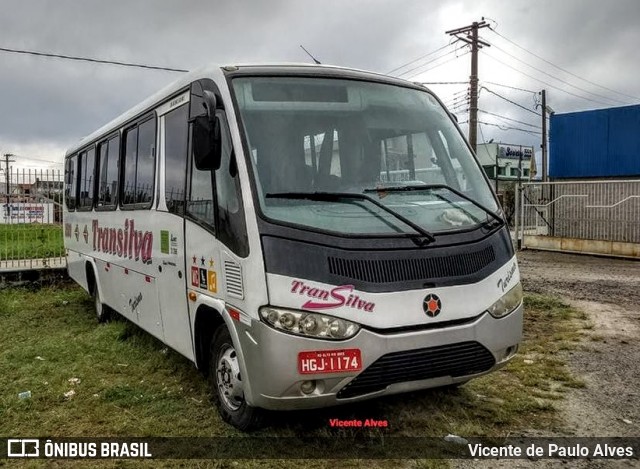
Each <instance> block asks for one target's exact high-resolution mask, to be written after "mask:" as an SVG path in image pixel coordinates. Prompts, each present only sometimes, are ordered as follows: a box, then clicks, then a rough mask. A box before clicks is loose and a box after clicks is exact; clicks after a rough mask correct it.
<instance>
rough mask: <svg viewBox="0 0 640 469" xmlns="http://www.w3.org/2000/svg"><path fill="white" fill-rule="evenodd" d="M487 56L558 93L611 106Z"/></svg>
mask: <svg viewBox="0 0 640 469" xmlns="http://www.w3.org/2000/svg"><path fill="white" fill-rule="evenodd" d="M485 54H486V55H487V57H489V58H491V59H493V60H495V61H496V62H498V63H501V64H502V65H504V66H505V67H508V68H510V69H511V70H514V71H516V72H518V73H521V74H522V75H524V76H526V77H529V78H531V79H532V80H535V81H538V82H540V83H542V84H544V85H546V86H549V87H551V88H553V89H556V90H558V91H562V92H563V93H566V94H569V95H571V96H575V97H576V98H580V99H585V100H587V101H591V102H592V103H596V104H602V105H603V106H611V104H609V103H604V102H602V101H599V100H596V99H591V98H587V97H586V96H580V95H579V94H575V93H572V92H571V91H567V90H564V89H562V88H560V87H558V86H555V85H552V84H551V83H549V82H547V81H544V80H540V79H539V78H536V77H534V76H532V75H529V74H528V73H525V72H523V71H522V70H520V69H518V68H515V67H512V66H511V65H509V64H507V63H504V62H503V61H502V60H500V59H498V58H496V57H494V56H493V55H490V54H487V53H486V52H485Z"/></svg>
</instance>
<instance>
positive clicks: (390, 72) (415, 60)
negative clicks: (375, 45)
mask: <svg viewBox="0 0 640 469" xmlns="http://www.w3.org/2000/svg"><path fill="white" fill-rule="evenodd" d="M450 45H451V43H449V44H445V45H444V46H442V47H440V48H438V49H436V50H434V51H431V52H429V53H428V54H425V55H421V56H420V57H418V58H417V59H413V60H412V61H410V62H407V63H405V64H402V65H400V66H399V67H396V68H394V69H393V70H389V71H388V72H387V73H386V74H387V75H390V74H392V73H393V72H396V71H398V70H400V69H401V68H404V67H406V66H407V65H411V64H414V63H416V62H417V61H419V60H422V59H426V58H427V57H429V56H431V55H433V54H435V53H436V52H440V51H441V50H443V49H446V48H447V47H449V46H450Z"/></svg>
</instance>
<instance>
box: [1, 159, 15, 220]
mask: <svg viewBox="0 0 640 469" xmlns="http://www.w3.org/2000/svg"><path fill="white" fill-rule="evenodd" d="M12 156H16V155H14V154H11V153H5V154H4V155H2V157H3V158H4V167H5V170H4V172H5V178H6V184H7V209H8V206H9V204H10V203H11V201H10V196H9V194H10V191H9V182H10V178H9V163H14V162H15V161H16V160H10V159H9V158H11V157H12Z"/></svg>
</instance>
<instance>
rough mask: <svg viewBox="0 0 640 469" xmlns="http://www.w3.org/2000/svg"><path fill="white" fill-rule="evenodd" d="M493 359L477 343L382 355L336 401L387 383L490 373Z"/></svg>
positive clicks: (370, 390) (365, 392) (383, 387)
mask: <svg viewBox="0 0 640 469" xmlns="http://www.w3.org/2000/svg"><path fill="white" fill-rule="evenodd" d="M494 365H495V358H494V357H493V355H492V354H491V352H489V350H487V349H486V348H485V347H483V346H482V345H480V344H479V343H478V342H460V343H457V344H448V345H440V346H437V347H429V348H422V349H415V350H405V351H402V352H393V353H388V354H386V355H383V356H382V357H380V358H378V359H377V360H376V361H375V362H373V363H372V364H371V365H370V366H369V367H368V368H367V369H365V370H364V371H363V372H362V373H360V374H359V375H358V376H356V377H355V378H354V379H353V380H351V381H350V382H349V383H348V384H347V385H346V386H345V387H344V388H342V389H341V390H340V391H339V392H338V394H337V397H338V399H346V398H350V397H356V396H362V395H364V394H369V393H372V392H376V391H382V390H383V389H385V388H386V387H387V386H389V385H390V384H395V383H404V382H408V381H418V380H423V379H432V378H439V377H443V376H451V377H458V376H466V375H473V374H477V373H482V372H485V371H489V370H490V369H491V368H492V367H493V366H494Z"/></svg>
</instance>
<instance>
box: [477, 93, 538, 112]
mask: <svg viewBox="0 0 640 469" xmlns="http://www.w3.org/2000/svg"><path fill="white" fill-rule="evenodd" d="M480 89H481V90H487V91H488V92H489V93H491V94H493V95H496V96H497V97H498V98H501V99H504V100H505V101H507V102H508V103H511V104H513V105H514V106H518V107H519V108H520V109H524V110H525V111H528V112H530V113H532V114H535V115H536V116H540V115H541V114H538V113H537V112H536V111H532V110H531V109H529V108H526V107H524V106H523V105H521V104H518V103H516V102H515V101H511V100H510V99H509V98H505V97H504V96H502V95H501V94H498V93H496V92H495V91H491V90H490V89H489V88H487V87H486V86H481V87H480Z"/></svg>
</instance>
